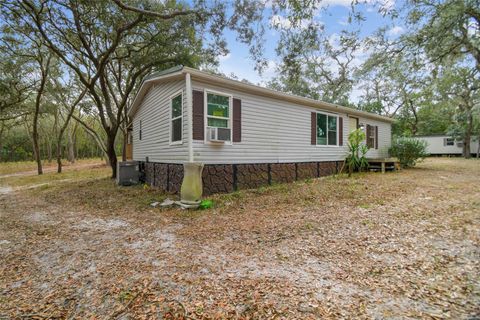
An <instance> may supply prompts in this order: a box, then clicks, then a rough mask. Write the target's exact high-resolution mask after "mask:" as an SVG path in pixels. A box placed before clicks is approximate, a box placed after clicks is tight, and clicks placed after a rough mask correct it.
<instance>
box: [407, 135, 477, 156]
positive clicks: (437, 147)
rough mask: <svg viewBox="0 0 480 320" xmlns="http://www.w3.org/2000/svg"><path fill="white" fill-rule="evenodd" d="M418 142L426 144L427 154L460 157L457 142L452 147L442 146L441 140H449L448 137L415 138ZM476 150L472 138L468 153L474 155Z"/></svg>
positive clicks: (474, 141)
mask: <svg viewBox="0 0 480 320" xmlns="http://www.w3.org/2000/svg"><path fill="white" fill-rule="evenodd" d="M415 138H417V139H419V140H423V141H425V142H427V152H428V153H429V154H431V155H442V154H452V155H461V154H462V147H459V146H457V142H456V141H455V144H454V145H453V146H444V145H443V139H445V138H450V136H447V135H445V136H425V137H415ZM477 149H478V140H476V139H475V138H472V140H471V141H470V152H471V153H472V154H474V153H476V152H477Z"/></svg>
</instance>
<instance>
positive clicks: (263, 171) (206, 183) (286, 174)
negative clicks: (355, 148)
mask: <svg viewBox="0 0 480 320" xmlns="http://www.w3.org/2000/svg"><path fill="white" fill-rule="evenodd" d="M342 163H343V161H328V162H295V163H257V164H206V165H205V166H204V168H203V174H202V180H203V194H204V195H210V194H213V193H229V192H233V191H236V190H241V189H252V188H258V187H261V186H266V185H272V184H276V183H288V182H293V181H296V180H305V179H311V178H318V177H324V176H328V175H332V174H335V173H337V172H338V171H339V170H340V169H341V166H342ZM141 168H142V169H143V172H144V173H145V183H147V184H149V185H151V186H153V187H157V188H160V189H162V190H165V191H167V192H171V193H179V192H180V187H181V185H182V180H183V164H167V163H156V162H141Z"/></svg>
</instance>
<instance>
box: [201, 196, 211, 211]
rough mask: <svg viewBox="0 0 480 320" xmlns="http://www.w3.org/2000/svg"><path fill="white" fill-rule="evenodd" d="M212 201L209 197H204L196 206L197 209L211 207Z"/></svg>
mask: <svg viewBox="0 0 480 320" xmlns="http://www.w3.org/2000/svg"><path fill="white" fill-rule="evenodd" d="M213 205H214V203H213V201H212V200H210V199H205V200H202V202H200V205H199V206H198V209H200V210H206V209H211V208H213Z"/></svg>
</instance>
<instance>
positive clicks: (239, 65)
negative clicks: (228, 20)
mask: <svg viewBox="0 0 480 320" xmlns="http://www.w3.org/2000/svg"><path fill="white" fill-rule="evenodd" d="M373 1H375V0H366V3H364V4H360V5H358V6H357V9H356V10H357V11H359V12H360V13H362V14H363V16H364V17H365V20H364V21H363V22H361V24H358V23H356V22H354V23H352V24H349V23H348V15H349V13H350V10H351V8H350V3H351V1H350V0H324V2H325V3H326V4H328V5H326V6H325V8H323V10H319V12H318V14H317V15H316V16H315V18H314V19H315V20H316V21H317V22H319V23H321V24H323V25H324V27H325V32H326V34H327V36H328V37H331V38H332V39H335V37H336V36H337V35H338V34H339V33H340V32H341V31H342V30H344V29H347V30H351V31H352V30H360V37H362V38H364V37H368V36H370V35H372V34H373V33H374V32H375V31H376V30H377V29H378V28H380V27H385V28H386V29H387V30H388V31H387V35H388V36H389V37H391V38H395V37H398V36H399V35H401V34H402V33H404V32H405V27H404V26H402V25H399V24H398V21H392V19H390V18H388V17H384V16H383V15H382V14H381V13H380V12H379V5H378V3H377V4H375V3H373ZM382 1H383V2H382V4H381V5H382V6H386V7H388V8H394V7H395V6H398V5H399V3H395V0H382ZM266 14H269V12H268V11H267V12H266ZM266 19H267V18H266ZM273 19H274V20H273V21H275V22H277V23H284V24H286V26H287V27H288V21H286V20H285V19H284V18H283V17H281V16H277V17H274V18H273ZM269 20H270V21H269V22H271V21H272V18H270V19H269ZM265 38H266V40H267V41H266V45H265V52H264V55H265V58H266V59H267V60H268V67H267V68H266V70H265V72H264V73H263V74H262V75H259V74H258V73H257V72H256V71H255V70H254V62H253V61H252V60H251V59H250V58H249V53H248V47H247V46H246V45H243V44H241V43H239V42H238V41H237V40H236V39H235V34H234V33H233V32H228V33H226V40H227V43H228V49H229V51H230V53H228V54H227V55H226V56H219V57H218V59H219V63H220V65H219V68H218V69H219V71H220V72H222V73H224V74H226V75H230V74H232V73H233V74H234V75H235V76H237V77H238V78H239V79H240V80H241V79H246V80H249V81H250V82H253V83H255V84H260V85H263V86H264V85H265V84H266V82H268V80H270V79H271V78H272V77H273V76H274V75H275V66H276V64H277V63H278V62H279V60H278V58H277V55H276V53H275V47H276V43H277V41H278V40H279V34H278V32H276V31H275V30H272V29H270V30H267V31H266V35H265ZM366 57H367V54H366V53H365V52H364V53H359V54H358V56H357V57H356V61H355V62H354V63H355V64H356V65H359V64H361V63H362V62H363V61H364V60H365V58H366ZM359 95H360V89H359V88H355V89H354V90H353V92H352V95H351V98H352V100H353V102H357V101H358V98H359Z"/></svg>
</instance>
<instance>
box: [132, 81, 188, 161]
mask: <svg viewBox="0 0 480 320" xmlns="http://www.w3.org/2000/svg"><path fill="white" fill-rule="evenodd" d="M180 90H182V103H183V136H182V139H183V144H179V145H170V98H171V97H172V95H174V94H176V93H178V92H179V91H180ZM185 106H186V104H185V81H184V80H179V81H174V82H167V83H162V84H158V85H156V86H154V87H152V88H150V90H149V92H148V93H147V94H146V95H145V97H144V99H143V101H142V103H141V105H140V108H139V110H138V111H137V113H136V114H135V116H134V119H133V160H137V161H145V159H146V157H149V161H151V162H166V163H178V162H184V161H186V160H187V157H188V150H187V140H186V137H187V126H186V119H187V113H186V107H185ZM140 120H142V140H139V129H140Z"/></svg>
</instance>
